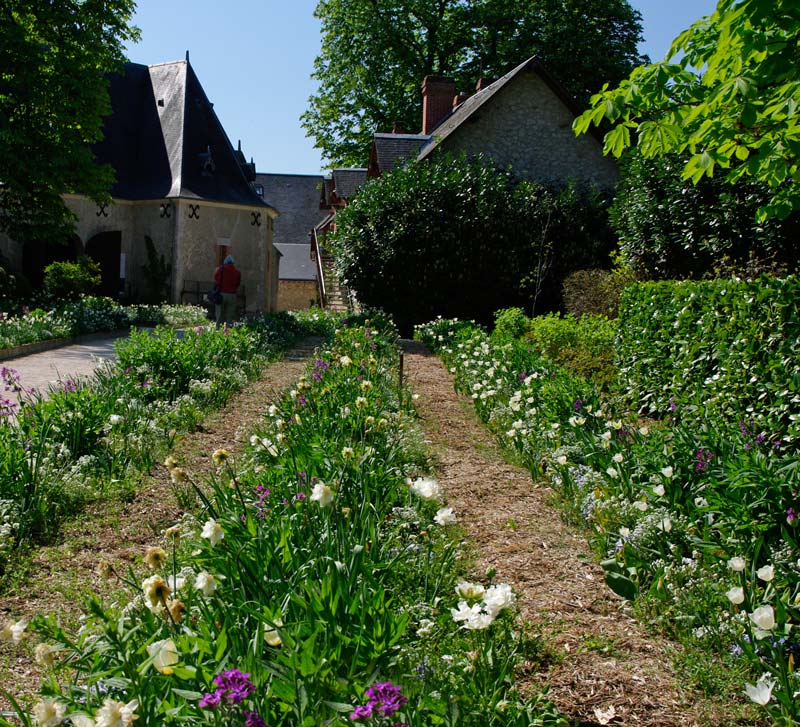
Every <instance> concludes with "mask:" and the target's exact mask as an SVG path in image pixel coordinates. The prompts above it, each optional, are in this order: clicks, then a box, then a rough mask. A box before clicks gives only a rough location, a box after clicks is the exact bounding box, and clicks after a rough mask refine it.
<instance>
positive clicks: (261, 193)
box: [253, 184, 264, 197]
mask: <svg viewBox="0 0 800 727" xmlns="http://www.w3.org/2000/svg"><path fill="white" fill-rule="evenodd" d="M253 189H254V190H255V193H256V194H257V195H258V196H259V197H263V196H264V185H263V184H254V185H253Z"/></svg>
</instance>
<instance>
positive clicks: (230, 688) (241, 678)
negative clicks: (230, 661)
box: [214, 669, 256, 704]
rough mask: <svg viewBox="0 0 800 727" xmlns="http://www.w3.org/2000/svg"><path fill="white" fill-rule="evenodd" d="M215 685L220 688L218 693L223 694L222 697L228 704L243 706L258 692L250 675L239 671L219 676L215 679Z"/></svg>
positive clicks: (225, 672)
mask: <svg viewBox="0 0 800 727" xmlns="http://www.w3.org/2000/svg"><path fill="white" fill-rule="evenodd" d="M214 684H216V685H217V687H219V688H218V689H217V692H221V697H222V698H223V699H224V700H225V701H226V702H228V704H241V703H242V702H243V701H244V700H245V699H247V697H249V696H250V695H251V694H252V693H253V692H255V691H256V687H255V685H254V684H253V682H251V681H250V675H249V674H243V673H242V672H240V671H239V670H238V669H231V670H230V671H224V672H222V674H217V676H215V677H214Z"/></svg>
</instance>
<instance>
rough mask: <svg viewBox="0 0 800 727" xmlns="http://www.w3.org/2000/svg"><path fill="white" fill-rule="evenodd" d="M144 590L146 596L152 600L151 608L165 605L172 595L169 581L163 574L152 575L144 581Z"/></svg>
mask: <svg viewBox="0 0 800 727" xmlns="http://www.w3.org/2000/svg"><path fill="white" fill-rule="evenodd" d="M142 591H143V592H144V595H145V598H147V600H148V601H150V610H151V611H152V610H155V609H158V608H160V607H161V606H163V605H164V604H165V603H166V602H167V599H168V598H169V597H170V594H171V591H170V588H169V586H168V585H167V582H166V581H165V580H164V579H163V578H162V577H161V576H150V577H149V578H148V579H147V580H145V581H143V582H142Z"/></svg>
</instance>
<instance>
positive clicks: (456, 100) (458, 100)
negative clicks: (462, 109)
mask: <svg viewBox="0 0 800 727" xmlns="http://www.w3.org/2000/svg"><path fill="white" fill-rule="evenodd" d="M468 98H469V94H468V93H459V94H458V95H457V96H453V111H455V110H456V109H457V108H458V107H459V106H461V104H462V103H464V101H466V100H467V99H468Z"/></svg>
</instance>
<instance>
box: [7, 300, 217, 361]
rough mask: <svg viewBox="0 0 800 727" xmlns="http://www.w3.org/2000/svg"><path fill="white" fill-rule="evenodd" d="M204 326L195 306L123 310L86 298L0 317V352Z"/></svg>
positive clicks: (202, 312)
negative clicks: (125, 332) (140, 329)
mask: <svg viewBox="0 0 800 727" xmlns="http://www.w3.org/2000/svg"><path fill="white" fill-rule="evenodd" d="M206 322H207V315H206V310H205V309H204V308H200V307H198V306H192V305H134V306H128V307H123V306H121V305H119V304H118V303H116V302H114V301H113V300H111V299H110V298H96V297H86V298H81V299H80V300H77V301H73V302H70V303H66V304H64V305H62V306H59V307H58V308H53V309H50V310H44V309H41V308H36V309H34V310H28V309H25V308H23V309H21V310H20V312H19V314H17V315H13V314H10V313H7V312H6V313H0V351H2V350H3V349H8V348H14V347H16V346H21V345H24V344H26V343H37V342H39V341H48V340H51V339H53V338H70V337H72V336H79V335H82V334H84V333H96V332H100V331H116V330H120V329H123V328H129V327H130V326H155V325H167V326H197V325H203V324H204V323H206Z"/></svg>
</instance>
